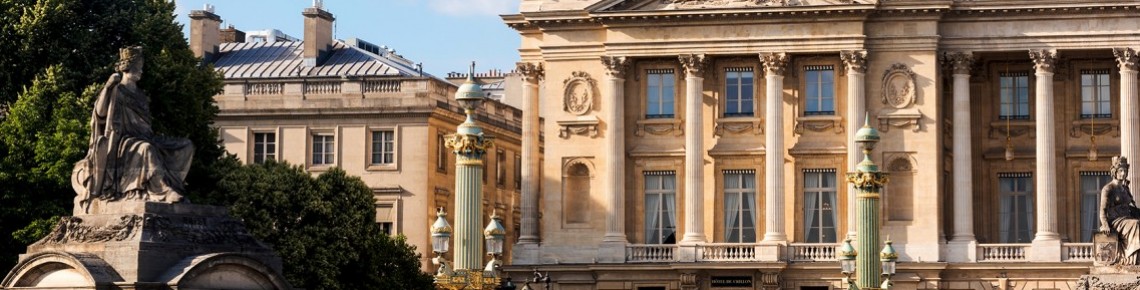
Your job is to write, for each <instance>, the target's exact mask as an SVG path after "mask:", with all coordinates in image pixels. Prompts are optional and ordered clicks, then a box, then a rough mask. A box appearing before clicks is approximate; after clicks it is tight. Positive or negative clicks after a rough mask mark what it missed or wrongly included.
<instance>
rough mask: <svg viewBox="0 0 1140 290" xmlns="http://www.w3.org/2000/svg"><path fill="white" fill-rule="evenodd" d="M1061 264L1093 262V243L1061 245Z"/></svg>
mask: <svg viewBox="0 0 1140 290" xmlns="http://www.w3.org/2000/svg"><path fill="white" fill-rule="evenodd" d="M1061 255H1062V256H1061V262H1092V261H1093V244H1092V243H1063V244H1061Z"/></svg>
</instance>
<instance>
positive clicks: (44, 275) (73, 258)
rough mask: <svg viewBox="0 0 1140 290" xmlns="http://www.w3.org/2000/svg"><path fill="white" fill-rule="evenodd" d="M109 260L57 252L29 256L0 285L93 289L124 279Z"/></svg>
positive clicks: (88, 255)
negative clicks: (108, 262)
mask: <svg viewBox="0 0 1140 290" xmlns="http://www.w3.org/2000/svg"><path fill="white" fill-rule="evenodd" d="M122 281H123V279H122V277H120V276H119V273H118V272H116V271H115V269H113V268H111V266H110V265H109V264H107V262H106V261H103V259H101V258H99V257H98V256H95V255H92V254H86V253H69V252H58V251H47V252H40V253H35V254H32V255H30V256H29V257H27V258H25V259H24V260H23V261H20V263H18V264H16V267H15V268H12V271H11V272H8V275H7V276H6V277H4V281H3V284H0V287H5V288H7V287H29V288H73V287H74V288H79V287H82V288H91V289H94V288H95V287H96V285H107V284H110V283H113V282H122Z"/></svg>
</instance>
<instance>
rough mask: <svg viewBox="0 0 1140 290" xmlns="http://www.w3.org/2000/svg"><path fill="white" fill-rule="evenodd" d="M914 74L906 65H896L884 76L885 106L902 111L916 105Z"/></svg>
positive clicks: (916, 89)
mask: <svg viewBox="0 0 1140 290" xmlns="http://www.w3.org/2000/svg"><path fill="white" fill-rule="evenodd" d="M914 79H915V75H914V72H913V71H911V70H910V68H909V67H907V66H906V65H905V64H901V63H896V64H893V65H891V68H890V69H887V72H886V73H884V74H883V93H882V94H883V97H882V99H883V104H887V105H890V106H891V107H894V108H897V109H902V108H906V107H910V106H911V105H913V104H914V100H915V98H916V95H917V94H916V92H917V91H918V88H917V86H916V85H915V81H914Z"/></svg>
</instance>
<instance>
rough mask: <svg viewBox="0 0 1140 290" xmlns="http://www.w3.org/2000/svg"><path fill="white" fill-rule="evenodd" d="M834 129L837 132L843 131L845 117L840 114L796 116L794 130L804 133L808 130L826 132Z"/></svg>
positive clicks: (800, 133) (797, 132)
mask: <svg viewBox="0 0 1140 290" xmlns="http://www.w3.org/2000/svg"><path fill="white" fill-rule="evenodd" d="M827 130H832V131H833V132H835V134H839V133H843V131H844V128H843V118H841V117H839V116H803V117H799V118H796V126H795V128H793V129H792V131H793V132H795V133H796V134H799V135H803V134H804V133H805V132H806V131H813V132H824V131H827Z"/></svg>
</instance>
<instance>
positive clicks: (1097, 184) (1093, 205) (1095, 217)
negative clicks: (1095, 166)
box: [1079, 171, 1112, 243]
mask: <svg viewBox="0 0 1140 290" xmlns="http://www.w3.org/2000/svg"><path fill="white" fill-rule="evenodd" d="M1111 180H1112V178H1111V176H1109V175H1108V172H1107V171H1082V172H1081V240H1080V241H1079V242H1082V243H1091V242H1092V236H1093V232H1094V231H1096V230H1097V228H1098V227H1099V226H1100V210H1099V209H1100V190H1101V189H1102V188H1104V185H1105V184H1108V182H1109V181H1111Z"/></svg>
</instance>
